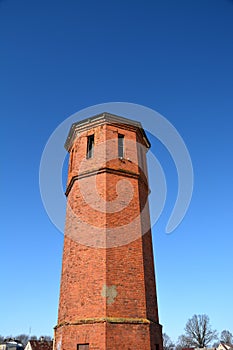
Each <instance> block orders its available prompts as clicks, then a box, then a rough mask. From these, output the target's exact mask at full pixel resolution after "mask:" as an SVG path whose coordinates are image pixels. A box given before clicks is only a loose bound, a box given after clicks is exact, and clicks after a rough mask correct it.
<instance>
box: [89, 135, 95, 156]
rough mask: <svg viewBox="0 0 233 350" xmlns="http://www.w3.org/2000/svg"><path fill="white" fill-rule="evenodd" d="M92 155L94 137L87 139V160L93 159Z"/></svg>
mask: <svg viewBox="0 0 233 350" xmlns="http://www.w3.org/2000/svg"><path fill="white" fill-rule="evenodd" d="M93 155H94V135H90V136H88V137H87V159H89V158H93Z"/></svg>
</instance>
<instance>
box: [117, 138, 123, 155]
mask: <svg viewBox="0 0 233 350" xmlns="http://www.w3.org/2000/svg"><path fill="white" fill-rule="evenodd" d="M118 157H119V158H123V157H124V135H122V134H118Z"/></svg>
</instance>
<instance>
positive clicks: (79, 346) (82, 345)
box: [77, 344, 89, 350]
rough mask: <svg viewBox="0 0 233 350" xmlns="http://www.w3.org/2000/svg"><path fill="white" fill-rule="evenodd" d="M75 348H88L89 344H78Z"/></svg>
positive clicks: (86, 349)
mask: <svg viewBox="0 0 233 350" xmlns="http://www.w3.org/2000/svg"><path fill="white" fill-rule="evenodd" d="M77 350H89V344H78V345H77Z"/></svg>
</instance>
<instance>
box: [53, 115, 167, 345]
mask: <svg viewBox="0 0 233 350" xmlns="http://www.w3.org/2000/svg"><path fill="white" fill-rule="evenodd" d="M66 148H67V150H68V151H69V152H70V164H69V171H68V180H67V190H66V195H67V217H66V227H65V238H64V249H63V262H62V276H61V287H60V300H59V313H58V323H57V326H56V327H55V349H56V350H59V349H64V350H75V349H78V350H80V349H81V350H87V349H90V350H105V349H108V350H118V349H119V350H124V349H125V350H126V349H127V350H129V349H132V350H135V349H138V350H142V349H143V350H162V327H161V326H160V324H159V318H158V306H157V299H156V287H155V274H154V261H153V251H152V241H151V231H150V217H149V206H148V201H147V199H148V193H149V189H148V183H147V176H146V151H147V149H148V148H149V141H148V140H147V138H146V136H145V133H144V132H143V129H142V128H141V126H140V124H139V123H136V122H133V121H129V120H126V119H124V118H121V117H116V116H113V115H111V114H108V113H103V114H102V115H99V116H95V117H93V118H90V119H89V120H88V122H87V121H83V122H79V123H77V124H76V125H75V126H74V127H73V128H72V132H71V133H70V134H69V137H68V141H67V142H66ZM141 164H143V168H144V169H143V171H142V166H141Z"/></svg>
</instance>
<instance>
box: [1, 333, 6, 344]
mask: <svg viewBox="0 0 233 350" xmlns="http://www.w3.org/2000/svg"><path fill="white" fill-rule="evenodd" d="M4 339H5V338H4V337H3V336H2V335H0V344H1V343H3V342H4Z"/></svg>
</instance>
